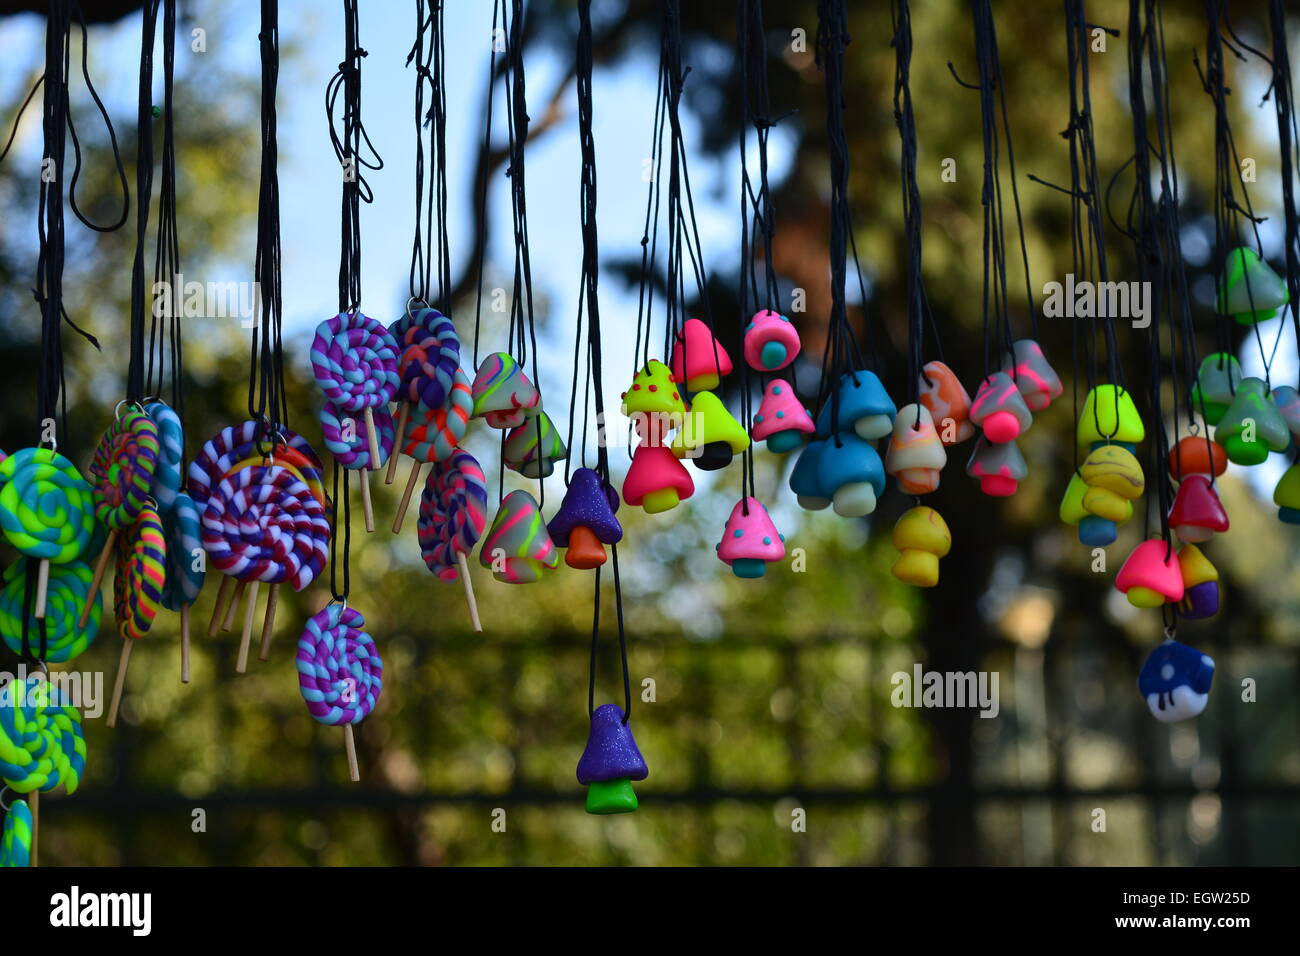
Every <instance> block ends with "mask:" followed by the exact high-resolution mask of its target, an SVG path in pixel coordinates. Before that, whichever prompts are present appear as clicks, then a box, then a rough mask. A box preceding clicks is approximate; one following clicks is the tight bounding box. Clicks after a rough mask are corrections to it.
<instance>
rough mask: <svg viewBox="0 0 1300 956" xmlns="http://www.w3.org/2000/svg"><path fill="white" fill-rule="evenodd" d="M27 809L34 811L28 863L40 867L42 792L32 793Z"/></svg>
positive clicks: (34, 791) (35, 791)
mask: <svg viewBox="0 0 1300 956" xmlns="http://www.w3.org/2000/svg"><path fill="white" fill-rule="evenodd" d="M27 809H28V810H31V811H32V849H31V852H30V853H29V854H28V862H29V863H31V865H32V866H40V865H41V863H40V860H41V854H40V837H41V792H40V791H39V790H33V791H32V798H31V799H30V800H28V801H27Z"/></svg>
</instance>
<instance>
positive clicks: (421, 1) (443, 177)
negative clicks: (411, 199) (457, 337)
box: [406, 0, 451, 314]
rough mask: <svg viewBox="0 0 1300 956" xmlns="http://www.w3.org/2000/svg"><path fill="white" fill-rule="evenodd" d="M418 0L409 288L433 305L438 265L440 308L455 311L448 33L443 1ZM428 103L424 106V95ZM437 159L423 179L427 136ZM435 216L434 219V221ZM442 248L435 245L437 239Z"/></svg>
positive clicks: (410, 56)
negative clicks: (450, 299)
mask: <svg viewBox="0 0 1300 956" xmlns="http://www.w3.org/2000/svg"><path fill="white" fill-rule="evenodd" d="M431 2H432V9H431V10H428V11H427V12H426V0H416V5H415V17H416V34H415V44H414V45H413V46H412V47H411V52H410V53H409V54H408V55H407V57H406V65H407V66H410V65H411V64H412V63H414V64H415V236H414V239H413V241H412V243H411V270H410V292H411V298H412V299H413V300H415V301H417V302H421V303H424V304H425V305H428V304H429V301H430V296H432V295H433V282H432V274H433V269H434V263H435V262H437V269H438V295H437V301H438V308H439V310H440V311H441V312H442V313H443V314H448V313H450V311H451V306H450V303H449V302H448V298H447V297H448V296H449V295H450V294H451V263H450V256H449V254H448V248H447V90H446V83H445V67H444V64H445V61H446V52H445V31H444V28H443V3H442V0H431ZM426 90H427V95H428V97H429V106H428V108H427V109H426V108H425V96H426ZM426 130H427V135H428V152H429V156H430V157H431V160H432V163H433V170H432V174H431V175H429V177H428V183H427V185H426V183H425V140H424V137H425V135H426V132H425V131H426ZM435 216H436V219H435ZM435 241H436V242H437V244H438V248H437V250H435V249H434V248H433V244H434V242H435Z"/></svg>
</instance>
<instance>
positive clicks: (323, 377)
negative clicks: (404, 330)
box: [311, 311, 402, 531]
mask: <svg viewBox="0 0 1300 956" xmlns="http://www.w3.org/2000/svg"><path fill="white" fill-rule="evenodd" d="M399 355H400V348H399V346H398V344H397V340H396V339H394V338H393V336H392V334H391V333H390V332H389V331H388V329H386V328H384V327H383V325H381V324H380V323H379V322H377V321H375V320H374V319H372V318H370V316H368V315H364V314H362V313H361V312H360V311H356V312H340V313H339V314H338V315H336V316H334V317H333V318H331V319H326V320H325V321H324V322H322V323H321V324H320V325H318V326H316V337H315V338H314V339H313V340H312V343H311V368H312V374H313V375H314V376H315V378H316V385H317V387H318V388H319V389H320V390H321V393H322V394H323V395H324V396H325V401H327V402H328V403H329V404H330V405H331V406H333V410H334V413H335V414H338V413H340V412H342V413H353V414H355V413H356V412H361V414H362V416H363V417H364V421H365V430H364V436H365V440H366V446H367V450H368V452H369V454H368V455H367V457H366V463H365V464H364V465H358V466H356V467H358V468H363V469H364V470H365V471H374V470H376V469H377V468H379V466H380V463H381V462H382V461H383V460H384V454H383V451H382V449H381V448H380V438H379V436H380V430H379V426H378V424H377V423H376V421H375V411H376V409H387V407H388V403H389V402H391V401H392V400H393V396H394V395H396V394H397V389H398V387H399V386H400V385H401V382H402V380H401V377H400V376H399V375H398V361H399ZM389 427H392V420H391V419H389ZM361 477H362V479H363V480H368V478H367V476H366V475H365V474H362V476H361ZM362 496H363V501H365V502H368V501H369V500H370V489H369V487H366V488H364V489H363V490H362ZM373 523H374V519H373V518H372V519H371V520H370V521H368V522H367V524H366V530H368V531H371V530H374V529H373V528H371V527H370V526H371V525H372V524H373Z"/></svg>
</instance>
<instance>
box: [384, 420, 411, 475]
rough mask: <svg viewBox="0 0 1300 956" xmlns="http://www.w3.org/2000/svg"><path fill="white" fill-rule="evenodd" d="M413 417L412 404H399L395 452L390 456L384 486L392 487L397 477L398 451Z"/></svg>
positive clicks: (394, 441) (394, 439)
mask: <svg viewBox="0 0 1300 956" xmlns="http://www.w3.org/2000/svg"><path fill="white" fill-rule="evenodd" d="M410 417H411V403H410V402H398V403H397V431H396V432H395V433H394V435H395V436H396V437H394V438H393V450H392V451H391V452H390V453H389V455H388V471H387V473H386V474H385V475H384V484H386V485H391V484H392V483H393V479H394V478H396V477H397V450H398V449H399V448H401V447H402V436H403V435H405V434H406V420H407V419H408V418H410Z"/></svg>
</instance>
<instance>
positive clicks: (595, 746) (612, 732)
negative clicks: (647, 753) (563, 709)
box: [578, 704, 650, 813]
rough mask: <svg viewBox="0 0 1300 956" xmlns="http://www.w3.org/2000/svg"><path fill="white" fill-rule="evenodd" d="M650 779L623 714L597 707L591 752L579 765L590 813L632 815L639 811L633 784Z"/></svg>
mask: <svg viewBox="0 0 1300 956" xmlns="http://www.w3.org/2000/svg"><path fill="white" fill-rule="evenodd" d="M649 775H650V771H649V769H648V768H647V767H646V765H645V758H644V757H642V756H641V751H640V750H638V749H637V745H636V741H635V740H634V739H633V738H632V730H631V728H629V727H628V725H627V723H626V721H624V719H623V711H622V710H621V709H620V708H618V707H616V706H615V705H613V704H603V705H602V706H600V707H597V708H596V712H595V713H594V714H592V715H591V734H590V735H589V736H588V737H587V749H586V750H584V751H583V752H582V759H581V760H579V761H578V782H579V783H580V784H582V785H583V786H584V787H586V788H587V812H588V813H631V812H632V811H633V810H635V809H636V808H637V800H636V792H635V791H634V790H633V789H632V781H633V780H644V779H645V778H646V777H648V776H649Z"/></svg>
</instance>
